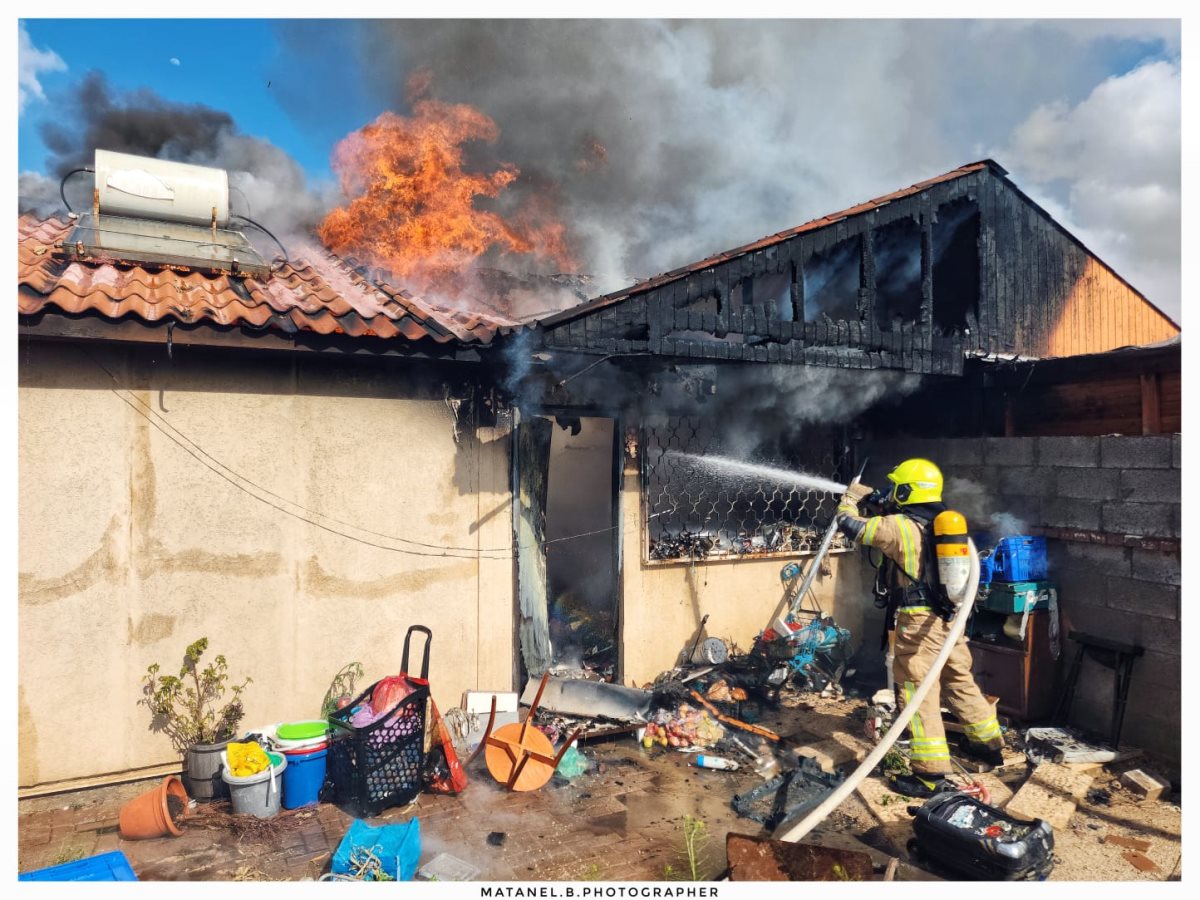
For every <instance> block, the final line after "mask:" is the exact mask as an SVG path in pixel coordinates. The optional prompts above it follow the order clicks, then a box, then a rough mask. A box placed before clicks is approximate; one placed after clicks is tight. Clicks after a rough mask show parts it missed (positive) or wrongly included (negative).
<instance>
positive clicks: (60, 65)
mask: <svg viewBox="0 0 1200 900" xmlns="http://www.w3.org/2000/svg"><path fill="white" fill-rule="evenodd" d="M19 35H20V37H19V43H18V48H17V92H18V93H17V98H18V99H17V110H18V112H24V111H25V104H26V102H28V101H29V100H30V99H37V100H44V99H45V98H46V94H45V92H44V91H43V90H42V83H41V81H39V80H38V79H39V77H40V76H41V75H42V74H43V73H45V72H62V71H64V70H65V69H66V68H67V64H66V63H65V62H63V60H62V57H61V56H59V55H58V54H57V53H55V52H54V51H53V50H39V49H38V48H37V47H35V46H33V41H32V40H31V39H30V37H29V32H28V31H26V30H25V23H24V22H22V23H21V26H20V30H19Z"/></svg>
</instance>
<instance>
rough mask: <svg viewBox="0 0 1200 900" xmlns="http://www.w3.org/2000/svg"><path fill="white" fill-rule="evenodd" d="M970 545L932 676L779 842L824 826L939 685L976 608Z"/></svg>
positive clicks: (976, 566) (976, 561) (975, 571)
mask: <svg viewBox="0 0 1200 900" xmlns="http://www.w3.org/2000/svg"><path fill="white" fill-rule="evenodd" d="M967 546H968V548H969V550H970V555H969V557H968V558H969V560H970V563H971V574H970V578H969V579H968V581H967V587H966V590H965V592H964V594H963V598H962V602H961V603H960V604H959V607H958V611H957V612H956V613H955V614H954V618H953V619H952V620H951V621H950V633H949V634H947V635H946V642H945V643H944V644H943V645H942V649H941V650H940V651H939V652H938V655H937V658H936V659H935V660H934V661H933V665H932V666H931V667H930V669H929V673H928V674H927V675H926V676H925V677H924V678H923V679H922V680H921V683H920V684H919V685H918V686H917V690H916V692H915V693H914V694H913V695H912V698H911V699H909V700H908V702H907V703H905V705H904V709H903V710H901V712H900V714H899V715H898V716H897V717H896V721H895V722H893V723H892V727H891V728H889V729H888V730H887V733H886V734H885V735H884V736H883V739H882V740H881V741H880V742H879V743H878V744H877V745H876V746H875V749H874V750H872V751H871V752H870V753H868V754H867V758H866V759H864V760H863V761H862V762H861V763H860V764H859V766H858V768H857V769H855V770H854V772H853V773H852V774H851V775H850V777H849V778H847V779H846V780H845V781H843V782H842V783H841V784H840V785H839V786H838V787H837V788H836V789H835V790H834V792H833V793H832V794H830V795H829V796H828V797H826V798H825V800H824V802H823V803H821V804H820V805H819V806H818V807H817V808H816V809H814V810H813V811H812V812H810V813H809V814H808V815H807V816H805V817H804V818H803V819H801V820H800V822H799V823H798V824H796V825H794V826H792V827H791V828H789V829H788V830H787V831H785V832H783V833H782V834H781V835H780V836H779V838H778V840H781V841H788V842H795V841H798V840H800V839H801V838H803V837H804V836H805V835H807V834H808V833H809V832H810V831H812V830H813V829H814V828H815V827H816V826H817V825H819V824H821V822H822V821H824V820H825V817H826V816H828V815H829V814H830V813H831V812H833V811H834V810H835V809H837V808H838V807H839V806H840V805H841V803H842V801H843V800H845V799H846V798H847V797H848V796H850V794H851V792H853V791H854V789H855V788H857V787H858V786H859V784H861V783H862V780H863V779H864V778H866V777H867V775H869V774H870V773H871V770H872V769H874V768H875V767H876V766H877V765H878V764H879V762H880V761H881V760H882V759H883V757H884V756H885V755H886V754H887V752H888V751H889V750H891V749H892V745H893V744H895V743H896V740H897V739H898V738H899V737H900V735H901V734H903V732H904V729H905V728H907V727H908V723H909V722H910V721H912V717H913V716H914V715H916V712H917V709H918V708H919V707H920V706H921V704H922V703H923V702H924V701H925V697H926V695H928V694H929V692H930V691H931V690H932V689H933V686H934V685H935V684H937V683H938V679H939V678H940V677H941V674H942V668H943V667H944V666H945V665H946V660H947V659H949V658H950V653H951V651H952V650H953V649H954V645H955V644H956V643H958V639H959V638H960V637H962V635H963V632H964V631H966V628H967V619H968V618H970V616H971V608H972V606H973V605H974V599H975V592H976V591H977V590H978V589H979V555H978V554H977V553H976V552H975V543H974V542H973V541H971V540H970V538H968V539H967Z"/></svg>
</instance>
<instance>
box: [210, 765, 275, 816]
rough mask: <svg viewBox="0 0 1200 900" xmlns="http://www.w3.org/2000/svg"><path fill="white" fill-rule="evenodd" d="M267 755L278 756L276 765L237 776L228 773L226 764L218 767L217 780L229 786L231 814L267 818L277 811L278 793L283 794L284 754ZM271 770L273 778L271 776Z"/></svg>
mask: <svg viewBox="0 0 1200 900" xmlns="http://www.w3.org/2000/svg"><path fill="white" fill-rule="evenodd" d="M270 756H271V757H272V758H274V759H280V760H281V762H280V764H279V765H277V766H273V767H272V768H270V769H265V770H263V771H262V772H259V773H258V774H257V775H248V776H246V777H245V778H239V777H237V776H236V775H230V774H229V768H228V766H226V767H225V768H224V769H222V770H221V780H222V781H224V782H225V783H226V784H227V785H229V802H230V803H231V804H232V805H233V814H234V815H235V816H255V817H257V818H259V819H269V818H271V817H272V816H274V815H276V814H277V813H278V812H279V800H280V795H281V794H282V793H283V770H284V769H286V768H287V757H286V756H284V755H283V754H282V753H272V754H270ZM272 773H273V774H274V776H275V777H274V778H272V777H271V776H272Z"/></svg>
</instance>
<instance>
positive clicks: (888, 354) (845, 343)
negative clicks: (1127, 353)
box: [541, 161, 1179, 375]
mask: <svg viewBox="0 0 1200 900" xmlns="http://www.w3.org/2000/svg"><path fill="white" fill-rule="evenodd" d="M1004 176H1005V172H1004V170H1003V169H1002V168H1000V167H999V166H997V165H996V164H995V163H993V162H990V161H985V162H983V163H975V164H972V165H969V166H964V167H962V168H961V169H957V170H955V171H954V172H951V173H947V175H944V176H940V177H939V178H935V179H931V180H930V181H928V182H922V183H921V184H919V185H914V186H913V187H912V188H909V189H906V190H904V191H898V192H896V193H894V194H889V195H887V196H886V197H881V198H878V199H876V200H872V201H869V202H867V203H864V204H861V205H859V206H856V207H852V208H851V209H848V210H844V211H842V212H841V213H835V214H833V215H831V216H826V217H825V218H823V219H818V220H815V221H814V222H810V223H808V224H806V225H802V226H799V227H798V228H795V229H792V230H791V231H788V232H781V233H780V234H779V235H775V236H773V237H771V238H765V239H763V240H761V241H758V242H756V243H755V244H750V245H748V246H746V247H743V248H740V249H738V250H734V251H730V252H728V253H725V254H721V255H720V256H717V257H713V258H711V259H708V260H703V261H701V262H699V263H694V264H692V265H690V266H687V267H685V268H683V269H679V270H676V271H675V272H670V273H667V274H666V275H661V276H658V277H656V278H654V279H651V280H649V281H647V282H643V283H641V284H639V285H635V286H634V287H632V288H630V289H628V290H626V291H622V292H618V293H616V294H610V295H608V296H606V297H601V298H598V299H597V300H594V301H591V302H589V303H587V304H584V305H583V306H581V307H577V308H575V309H571V310H567V311H566V312H563V313H559V314H557V315H555V316H551V317H550V318H548V319H546V320H544V321H543V322H542V324H541V333H542V336H543V340H544V342H545V345H546V346H547V347H549V348H553V349H563V350H576V351H582V352H591V353H605V354H653V355H660V356H669V357H677V358H678V357H682V358H688V359H705V360H742V361H753V362H764V363H784V364H793V365H820V366H834V367H841V368H862V369H868V368H869V369H879V368H890V369H902V370H906V371H910V372H920V373H925V374H938V375H961V374H962V370H963V358H964V356H966V355H977V354H1019V355H1021V356H1027V357H1028V356H1034V357H1045V356H1063V355H1072V354H1079V353H1095V352H1101V351H1104V350H1108V349H1112V348H1113V347H1118V346H1126V345H1131V344H1144V343H1150V342H1153V341H1158V340H1162V339H1165V338H1168V337H1171V336H1173V335H1174V334H1177V333H1178V330H1179V329H1178V327H1177V326H1175V325H1174V323H1172V322H1171V321H1170V320H1169V319H1168V318H1167V317H1166V316H1164V315H1163V314H1162V313H1160V312H1159V311H1158V310H1157V309H1155V308H1154V307H1153V306H1151V305H1150V304H1149V303H1148V302H1147V301H1146V300H1145V299H1144V298H1143V297H1141V295H1139V294H1138V293H1137V292H1136V291H1134V290H1133V289H1132V288H1131V287H1129V286H1128V285H1127V284H1126V283H1125V282H1124V281H1122V280H1121V279H1120V278H1119V276H1117V275H1116V274H1115V273H1114V272H1112V270H1110V269H1108V268H1107V267H1106V266H1105V265H1104V264H1103V263H1101V262H1100V261H1099V260H1098V259H1096V257H1095V256H1093V255H1092V254H1091V253H1090V252H1088V250H1087V249H1086V248H1085V247H1083V245H1082V244H1080V243H1079V242H1078V241H1076V240H1075V239H1074V238H1073V237H1072V236H1071V235H1070V234H1068V233H1067V232H1066V231H1065V230H1064V229H1062V228H1061V227H1060V226H1059V225H1058V224H1057V223H1055V222H1054V221H1053V220H1052V219H1051V218H1050V217H1049V216H1048V215H1047V214H1046V213H1045V212H1044V211H1043V210H1041V209H1040V208H1039V207H1037V206H1036V205H1035V204H1034V203H1033V202H1032V201H1031V200H1029V198H1028V197H1026V196H1025V195H1024V194H1022V193H1021V192H1020V191H1018V190H1017V189H1016V188H1015V187H1014V186H1013V185H1012V184H1011V183H1010V182H1009V181H1008V180H1007V178H1005V177H1004ZM847 267H854V268H856V269H857V271H856V272H854V273H849V274H851V275H852V278H851V280H850V282H847V284H846V286H845V287H844V288H843V291H842V294H841V296H840V297H838V298H836V300H830V299H828V298H825V297H823V296H821V295H820V293H819V292H821V291H825V290H827V286H828V283H829V282H830V281H831V280H833V279H834V278H835V275H836V277H837V278H841V279H842V280H845V279H844V277H843V276H846V275H847V274H848V269H847ZM851 282H852V283H851ZM763 288H768V296H767V297H765V298H764V297H763V296H762V294H763V293H764V291H763V290H762V289H763ZM756 289H758V290H757V292H756ZM826 304H828V305H826ZM831 313H832V314H831Z"/></svg>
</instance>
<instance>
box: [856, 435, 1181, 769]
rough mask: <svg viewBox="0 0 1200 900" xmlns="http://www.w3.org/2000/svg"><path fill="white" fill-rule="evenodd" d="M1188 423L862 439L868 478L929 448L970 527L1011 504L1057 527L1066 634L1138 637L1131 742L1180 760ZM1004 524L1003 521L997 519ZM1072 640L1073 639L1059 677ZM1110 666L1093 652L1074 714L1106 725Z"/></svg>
mask: <svg viewBox="0 0 1200 900" xmlns="http://www.w3.org/2000/svg"><path fill="white" fill-rule="evenodd" d="M1180 450H1181V435H1178V434H1175V435H1149V436H1144V437H1143V436H1111V437H1018V438H960V439H953V440H951V439H936V438H935V439H930V440H920V439H908V438H905V439H892V440H886V441H871V442H863V444H862V445H861V446H860V447H859V453H860V455H861V454H868V455H869V456H870V457H871V465H870V467H869V470H868V479H867V480H868V481H869V482H870V483H872V484H874V485H876V486H878V485H883V484H885V483H886V479H885V478H884V474H885V473H886V472H887V471H888V470H889V469H890V468H891V467H892V466H894V465H895V464H896V463H897V462H899V461H900V460H903V459H907V458H908V457H910V456H922V457H925V458H928V459H931V460H933V461H934V462H936V463H937V464H938V465H939V466H940V467H941V468H942V471H943V474H944V475H945V476H946V480H947V492H946V500H947V501H948V502H949V503H950V504H952V505H954V506H955V507H956V508H958V509H960V510H961V511H962V512H963V513H964V514H965V515H967V517H968V519H969V520H970V521H971V522H972V527H973V528H979V527H986V524H987V520H988V519H989V518H990V517H992V516H993V515H994V514H996V513H1007V514H1009V515H1010V516H1014V517H1016V518H1017V519H1018V520H1020V523H1018V524H1020V525H1023V526H1024V527H1025V528H1028V529H1029V530H1031V531H1034V532H1035V533H1036V532H1039V531H1042V530H1044V531H1045V532H1046V533H1047V535H1048V538H1049V541H1048V548H1049V554H1050V566H1051V569H1050V577H1051V578H1052V579H1053V580H1054V581H1055V582H1057V584H1058V586H1059V598H1060V609H1061V613H1062V617H1063V635H1064V636H1065V635H1066V633H1067V632H1068V631H1069V630H1071V629H1075V630H1077V631H1084V632H1087V633H1089V634H1094V635H1098V636H1102V637H1109V638H1112V639H1114V640H1120V641H1125V642H1127V643H1132V644H1139V645H1141V646H1143V647H1144V648H1145V650H1146V653H1145V656H1143V657H1142V658H1141V659H1139V660H1138V662H1137V663H1136V664H1135V666H1134V671H1133V681H1132V687H1131V689H1130V693H1129V703H1128V708H1127V710H1126V714H1125V727H1124V731H1123V732H1122V743H1127V744H1130V745H1133V746H1137V747H1141V748H1143V749H1144V750H1147V751H1149V752H1151V753H1154V754H1155V755H1157V756H1160V757H1162V758H1163V760H1164V761H1166V762H1168V763H1170V764H1172V765H1175V766H1177V765H1178V763H1179V760H1180V743H1181V742H1180V731H1179V730H1180V721H1181V715H1180V706H1181V696H1180V691H1181V687H1182V685H1181V676H1180V653H1181V640H1180V639H1181V631H1180V541H1179V539H1180V537H1181V531H1180ZM993 531H994V532H995V529H993ZM1075 646H1076V645H1075V644H1074V643H1073V642H1070V641H1065V642H1064V650H1063V654H1062V659H1061V660H1060V661H1059V662H1060V666H1059V678H1058V681H1059V687H1060V688H1061V684H1062V681H1063V679H1064V677H1065V675H1066V669H1067V664H1068V663H1069V661H1070V659H1071V657H1072V655H1073V654H1074V651H1075ZM1111 709H1112V675H1111V672H1110V670H1107V669H1104V668H1102V667H1101V666H1100V665H1099V664H1097V663H1095V662H1092V661H1090V660H1085V662H1084V668H1083V671H1082V675H1081V678H1080V683H1079V689H1078V691H1077V693H1076V699H1075V706H1074V710H1073V713H1072V716H1071V720H1072V724H1076V725H1081V726H1085V727H1088V728H1091V729H1096V730H1098V731H1100V732H1102V733H1104V734H1107V733H1108V727H1109V721H1110V715H1111Z"/></svg>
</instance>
